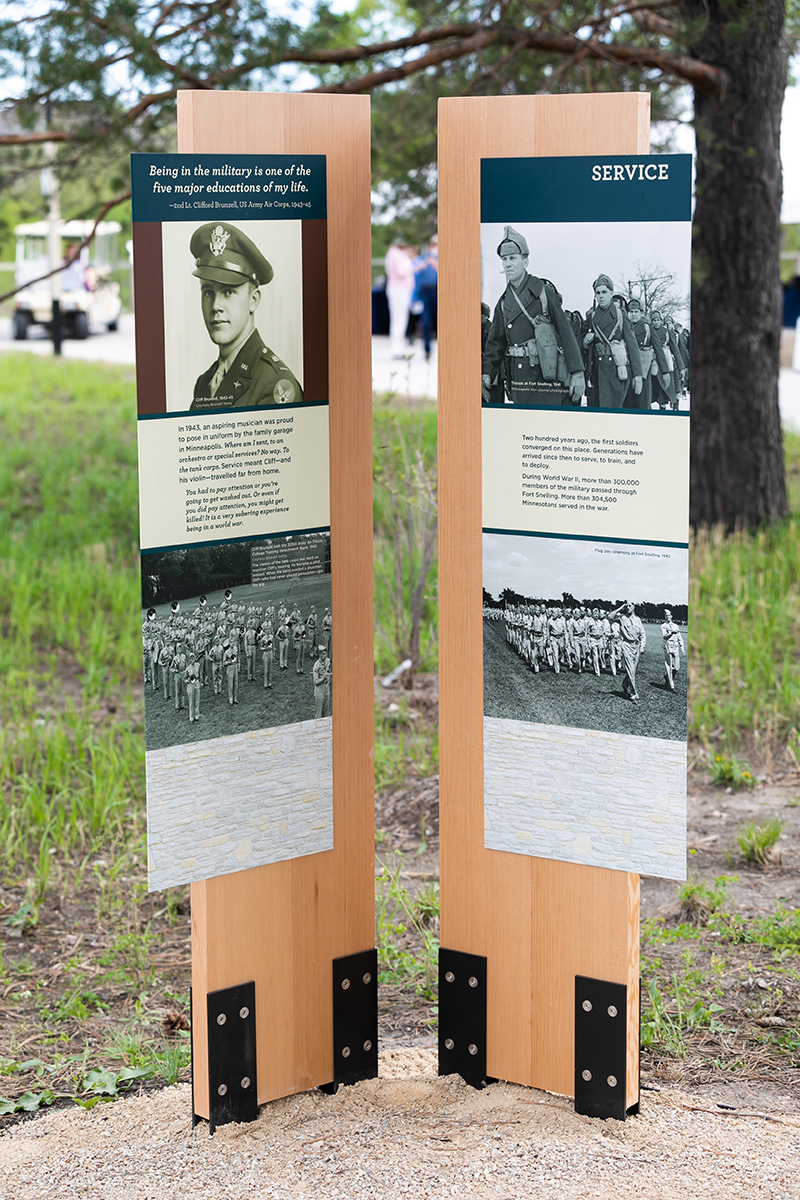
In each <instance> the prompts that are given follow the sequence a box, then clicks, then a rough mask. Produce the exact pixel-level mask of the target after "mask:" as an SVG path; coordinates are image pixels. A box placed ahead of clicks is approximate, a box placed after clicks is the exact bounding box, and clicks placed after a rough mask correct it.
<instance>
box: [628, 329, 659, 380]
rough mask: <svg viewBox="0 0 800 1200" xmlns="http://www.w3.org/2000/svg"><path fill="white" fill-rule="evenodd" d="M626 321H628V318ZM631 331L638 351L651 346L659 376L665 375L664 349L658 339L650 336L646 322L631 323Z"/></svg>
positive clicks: (650, 332)
mask: <svg viewBox="0 0 800 1200" xmlns="http://www.w3.org/2000/svg"><path fill="white" fill-rule="evenodd" d="M628 319H629V320H630V318H628ZM631 329H632V330H633V336H634V337H635V338H636V344H637V346H639V348H640V349H642V350H646V349H648V348H649V347H651V346H652V348H653V351H654V353H655V361H656V365H657V366H658V371H659V374H660V375H664V374H666V372H667V371H668V370H669V365H668V363H667V356H666V355H665V353H664V347H663V346H662V344H661V342H660V341H659V340H658V338H654V337H653V336H652V331H651V329H650V325H649V323H648V322H647V321H631Z"/></svg>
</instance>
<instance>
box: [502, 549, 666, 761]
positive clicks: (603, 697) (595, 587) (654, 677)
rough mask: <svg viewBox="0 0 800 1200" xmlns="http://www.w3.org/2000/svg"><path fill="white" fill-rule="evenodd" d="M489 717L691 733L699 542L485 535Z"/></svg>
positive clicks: (658, 734) (657, 734)
mask: <svg viewBox="0 0 800 1200" xmlns="http://www.w3.org/2000/svg"><path fill="white" fill-rule="evenodd" d="M483 618H484V620H483V647H484V651H483V662H484V713H485V715H486V716H487V717H501V718H510V719H513V720H516V721H526V722H532V723H537V724H544V725H560V726H575V727H577V728H582V729H597V730H604V731H607V732H611V733H620V734H633V735H637V736H641V737H650V738H664V739H668V740H676V741H683V740H684V739H685V737H686V719H687V716H686V714H687V669H686V656H687V652H688V646H689V642H688V628H687V618H688V550H686V549H683V548H671V547H664V546H646V545H645V546H642V545H634V544H616V543H612V542H593V541H584V540H579V539H573V538H550V537H540V536H536V535H532V536H525V535H521V534H493V533H484V535H483Z"/></svg>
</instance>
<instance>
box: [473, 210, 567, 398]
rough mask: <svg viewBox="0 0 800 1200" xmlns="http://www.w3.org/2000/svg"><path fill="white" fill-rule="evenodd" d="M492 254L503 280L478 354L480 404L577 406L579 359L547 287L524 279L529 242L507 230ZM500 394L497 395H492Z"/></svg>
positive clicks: (530, 278)
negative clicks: (480, 357)
mask: <svg viewBox="0 0 800 1200" xmlns="http://www.w3.org/2000/svg"><path fill="white" fill-rule="evenodd" d="M497 253H498V255H499V256H500V261H501V263H502V265H503V273H504V275H505V277H506V280H507V286H506V290H505V291H504V292H503V295H502V296H501V297H500V299H499V301H498V303H497V307H496V308H495V310H494V316H493V318H492V324H491V328H490V330H489V333H488V336H487V338H486V345H485V348H484V352H483V372H482V381H481V382H482V394H483V401H484V403H485V404H488V403H492V402H497V400H501V399H502V390H501V389H500V388H499V386H498V385H499V384H500V383H501V382H502V383H503V384H504V388H505V393H506V396H507V397H508V400H509V401H510V402H511V403H512V404H548V405H561V404H570V403H572V404H580V401H581V397H582V396H583V393H584V390H585V381H584V375H583V359H582V358H581V352H580V350H579V348H578V343H577V340H576V338H575V334H574V332H573V329H572V325H571V323H570V321H569V320H568V318H567V317H566V316H565V315H564V311H563V309H562V307H561V297H560V296H559V294H558V292H557V291H556V289H555V288H554V287H553V285H552V283H550V282H549V281H548V280H544V279H538V278H537V277H536V276H535V275H529V274H528V256H529V250H528V243H527V241H526V240H525V238H524V237H523V236H522V234H521V233H518V232H517V230H516V229H514V228H513V227H512V226H511V225H506V227H505V234H504V237H503V240H502V241H501V243H500V245H499V246H498V247H497ZM498 391H500V395H499V396H498V395H497V393H498Z"/></svg>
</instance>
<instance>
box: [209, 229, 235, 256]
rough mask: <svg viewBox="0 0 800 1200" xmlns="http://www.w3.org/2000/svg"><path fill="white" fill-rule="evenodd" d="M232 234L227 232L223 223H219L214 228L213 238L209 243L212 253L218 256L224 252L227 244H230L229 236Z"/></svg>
mask: <svg viewBox="0 0 800 1200" xmlns="http://www.w3.org/2000/svg"><path fill="white" fill-rule="evenodd" d="M230 236H231V235H230V234H229V233H226V232H225V230H224V229H223V228H222V226H221V225H218V226H217V228H216V229H212V231H211V240H210V242H209V244H208V245H209V249H210V251H211V253H212V254H215V255H217V256H219V255H220V254H222V253H223V252H224V250H225V247H226V245H227V244H228V238H229V237H230Z"/></svg>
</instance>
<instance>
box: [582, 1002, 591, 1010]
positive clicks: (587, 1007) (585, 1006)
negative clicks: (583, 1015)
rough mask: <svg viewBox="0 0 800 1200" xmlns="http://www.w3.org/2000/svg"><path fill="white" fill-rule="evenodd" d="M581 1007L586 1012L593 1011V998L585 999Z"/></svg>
mask: <svg viewBox="0 0 800 1200" xmlns="http://www.w3.org/2000/svg"><path fill="white" fill-rule="evenodd" d="M581 1008H582V1009H583V1011H584V1012H591V1011H592V1002H591V1000H584V1002H583V1004H582V1005H581Z"/></svg>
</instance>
